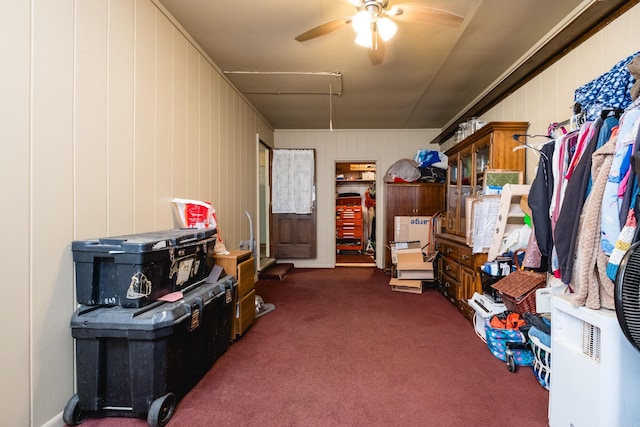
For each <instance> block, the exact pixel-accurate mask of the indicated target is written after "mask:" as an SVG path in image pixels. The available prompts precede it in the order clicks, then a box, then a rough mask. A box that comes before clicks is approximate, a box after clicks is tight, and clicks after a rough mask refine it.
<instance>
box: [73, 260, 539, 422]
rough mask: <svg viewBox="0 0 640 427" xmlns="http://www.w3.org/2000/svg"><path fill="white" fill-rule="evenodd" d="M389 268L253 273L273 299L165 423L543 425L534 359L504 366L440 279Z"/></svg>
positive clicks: (266, 295) (263, 293) (260, 288)
mask: <svg viewBox="0 0 640 427" xmlns="http://www.w3.org/2000/svg"><path fill="white" fill-rule="evenodd" d="M388 280H389V277H388V276H386V275H385V274H384V272H382V271H381V270H379V269H375V268H370V269H364V268H346V267H344V268H336V269H295V270H293V271H291V272H290V273H289V274H288V275H287V277H286V278H285V279H284V280H281V281H259V282H258V283H257V284H256V289H257V294H258V295H260V296H262V298H263V299H264V301H265V302H267V303H272V304H274V305H275V307H276V308H275V311H273V312H271V313H268V314H266V315H264V316H262V317H260V318H258V319H257V320H256V322H255V324H254V325H253V326H252V327H251V328H250V329H249V330H248V331H247V332H246V334H245V335H244V336H243V337H242V338H241V339H240V340H238V341H237V342H236V343H234V344H233V345H232V346H231V347H230V348H229V350H228V351H227V353H226V354H224V355H223V356H222V357H221V358H220V359H219V360H218V361H217V362H216V364H215V365H214V367H213V368H212V369H211V371H209V373H208V374H207V375H206V376H205V377H204V378H203V379H202V380H201V381H200V383H199V384H198V385H197V386H196V388H194V389H193V390H192V391H191V392H190V393H189V394H188V395H187V396H186V397H185V398H184V399H182V401H181V402H180V403H179V404H178V407H177V409H176V412H175V414H174V415H173V418H172V419H171V421H170V422H169V424H168V425H169V426H170V427H178V426H185V427H186V426H259V427H266V426H305V427H307V426H309V427H311V426H438V427H443V426H444V427H446V426H509V425H517V426H521V427H526V426H536V427H537V426H547V425H548V421H547V404H548V392H547V391H546V390H545V389H544V388H542V387H541V386H540V385H539V384H538V382H537V381H536V379H535V378H534V376H533V373H532V372H531V369H530V368H528V367H519V368H518V370H517V372H516V373H510V372H509V371H508V370H507V367H506V365H505V364H504V363H503V362H502V361H500V360H498V359H496V358H494V357H493V356H492V355H491V353H489V350H488V349H487V347H486V344H484V343H483V342H482V341H481V340H480V339H479V338H478V337H477V336H476V334H475V332H474V330H473V327H472V326H471V324H470V323H469V322H468V321H467V320H466V319H464V318H463V317H462V315H460V314H459V313H458V312H457V311H456V310H455V308H454V307H453V306H452V305H451V304H450V303H449V302H448V301H447V300H446V299H445V298H444V297H442V296H441V295H440V294H439V293H438V292H437V291H436V290H434V289H428V290H427V291H425V293H424V294H422V295H415V294H406V293H400V292H393V291H391V290H390V289H389V286H388ZM83 425H86V426H99V427H115V426H144V425H146V421H144V420H137V419H125V418H111V419H89V420H87V421H85V422H84V423H83Z"/></svg>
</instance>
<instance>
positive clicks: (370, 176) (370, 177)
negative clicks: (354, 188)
mask: <svg viewBox="0 0 640 427" xmlns="http://www.w3.org/2000/svg"><path fill="white" fill-rule="evenodd" d="M362 179H363V180H365V181H375V180H376V173H375V172H362Z"/></svg>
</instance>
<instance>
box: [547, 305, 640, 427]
mask: <svg viewBox="0 0 640 427" xmlns="http://www.w3.org/2000/svg"><path fill="white" fill-rule="evenodd" d="M551 368H552V370H551V372H552V374H551V388H550V394H549V425H550V426H551V427H556V426H563V427H564V426H567V427H568V426H575V427H590V426H593V427H602V426H620V427H622V426H640V352H638V351H637V350H636V349H635V348H634V347H633V346H632V345H631V344H630V343H629V341H628V340H627V338H626V337H625V336H624V334H623V332H622V329H621V328H620V324H619V323H618V319H617V317H616V313H615V311H614V310H607V309H601V310H591V309H588V308H586V307H579V308H577V307H574V306H573V305H572V304H571V303H570V302H569V301H568V299H567V296H566V295H554V296H553V297H552V314H551Z"/></svg>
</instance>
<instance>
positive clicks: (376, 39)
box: [295, 0, 464, 65]
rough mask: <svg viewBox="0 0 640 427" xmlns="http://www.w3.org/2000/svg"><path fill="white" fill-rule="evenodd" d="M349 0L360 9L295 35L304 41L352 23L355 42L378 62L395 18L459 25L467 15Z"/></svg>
mask: <svg viewBox="0 0 640 427" xmlns="http://www.w3.org/2000/svg"><path fill="white" fill-rule="evenodd" d="M349 2H350V3H351V4H353V5H354V6H355V7H356V9H357V10H358V12H357V13H356V14H355V15H353V16H346V17H343V18H337V19H332V20H331V21H327V22H325V23H323V24H320V25H318V26H317V27H314V28H312V29H310V30H308V31H305V32H304V33H302V34H300V35H299V36H297V37H296V38H295V39H296V40H297V41H299V42H304V41H307V40H310V39H313V38H316V37H320V36H323V35H325V34H328V33H331V32H333V31H336V30H339V29H341V28H343V27H345V26H348V25H349V24H351V25H352V26H353V28H354V30H355V31H356V33H357V35H356V44H358V45H361V46H364V47H367V48H369V58H370V59H371V62H372V63H373V65H378V64H380V63H382V61H383V59H384V47H385V42H386V41H388V40H389V39H391V37H393V35H394V34H395V32H396V30H397V25H396V24H395V22H394V21H393V20H394V19H398V20H405V21H412V22H418V23H429V24H441V25H450V26H457V25H459V24H460V23H461V22H462V20H463V19H464V18H463V17H462V16H460V15H458V14H456V13H453V12H449V11H446V10H442V9H436V8H432V7H428V6H423V5H420V4H417V3H408V4H399V5H390V4H389V0H349ZM392 18H393V19H392Z"/></svg>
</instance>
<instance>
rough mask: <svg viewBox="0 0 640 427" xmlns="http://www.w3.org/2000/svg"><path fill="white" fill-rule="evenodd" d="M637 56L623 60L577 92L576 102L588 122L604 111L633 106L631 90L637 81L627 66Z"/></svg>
mask: <svg viewBox="0 0 640 427" xmlns="http://www.w3.org/2000/svg"><path fill="white" fill-rule="evenodd" d="M637 54H638V53H634V54H633V55H631V56H629V57H627V58H625V59H623V60H622V61H620V62H618V63H617V64H616V65H614V66H613V68H612V69H611V70H609V71H608V72H606V73H605V74H603V75H601V76H600V77H598V78H597V79H595V80H592V81H590V82H589V83H587V84H585V85H584V86H581V87H579V88H578V89H576V90H575V92H574V102H577V103H578V104H580V106H581V107H582V110H583V111H584V112H585V114H586V115H585V119H586V120H595V119H596V118H597V117H598V116H599V115H600V112H601V111H602V110H605V109H614V108H615V109H621V110H623V109H625V108H627V107H628V106H629V105H630V104H631V102H632V100H631V93H630V89H631V86H633V84H634V83H635V79H634V78H633V76H632V75H631V73H630V72H629V70H628V69H627V65H628V64H629V62H631V60H632V59H633V58H634V57H635V56H636V55H637Z"/></svg>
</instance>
